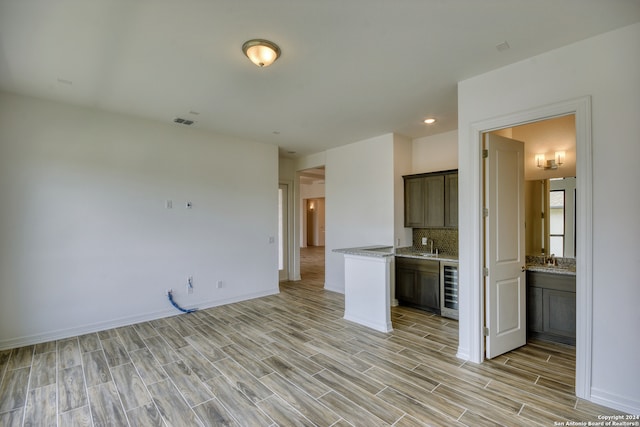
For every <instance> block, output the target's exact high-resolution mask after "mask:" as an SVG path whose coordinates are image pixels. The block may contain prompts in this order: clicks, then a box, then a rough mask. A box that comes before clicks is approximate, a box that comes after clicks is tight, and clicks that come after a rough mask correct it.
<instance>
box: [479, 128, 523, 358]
mask: <svg viewBox="0 0 640 427" xmlns="http://www.w3.org/2000/svg"><path fill="white" fill-rule="evenodd" d="M484 149H485V150H487V151H486V153H487V156H486V159H485V183H484V185H485V189H484V198H485V199H484V200H485V208H486V209H487V211H485V222H484V223H485V256H484V258H485V268H486V270H485V326H486V328H487V329H488V332H487V331H486V330H485V335H486V357H487V358H489V359H491V358H493V357H496V356H499V355H500V354H502V353H506V352H507V351H510V350H513V349H514V348H518V347H521V346H523V345H525V344H526V342H527V324H526V314H527V313H526V284H525V280H526V273H525V261H526V260H525V237H524V236H525V234H524V231H525V230H524V218H525V217H524V143H523V142H521V141H515V140H513V139H509V138H504V137H501V136H497V135H491V134H485V135H484Z"/></svg>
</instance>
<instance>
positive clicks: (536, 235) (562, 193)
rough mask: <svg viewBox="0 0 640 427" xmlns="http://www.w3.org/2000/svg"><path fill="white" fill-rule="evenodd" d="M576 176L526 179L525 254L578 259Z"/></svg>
mask: <svg viewBox="0 0 640 427" xmlns="http://www.w3.org/2000/svg"><path fill="white" fill-rule="evenodd" d="M575 207H576V178H575V177H564V178H552V179H543V180H532V181H526V182H525V212H526V214H525V215H526V219H525V221H526V223H525V229H526V248H527V250H526V253H527V255H534V256H539V255H544V256H550V255H554V256H556V257H562V258H575V253H576V234H575V230H576V209H575Z"/></svg>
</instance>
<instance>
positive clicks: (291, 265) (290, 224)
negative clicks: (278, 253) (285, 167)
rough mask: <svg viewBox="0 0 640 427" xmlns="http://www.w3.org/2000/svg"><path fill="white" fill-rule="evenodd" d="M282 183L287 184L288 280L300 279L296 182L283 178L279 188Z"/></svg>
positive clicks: (279, 182)
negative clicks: (297, 258)
mask: <svg viewBox="0 0 640 427" xmlns="http://www.w3.org/2000/svg"><path fill="white" fill-rule="evenodd" d="M281 185H286V186H287V280H289V281H292V280H300V277H299V276H300V275H299V274H298V278H297V279H296V268H295V262H296V256H295V255H296V253H297V252H296V250H295V247H296V246H295V244H296V243H295V242H296V238H295V224H296V223H297V221H296V216H295V210H294V209H295V206H294V205H295V199H294V197H295V192H294V187H293V186H294V185H295V183H294V182H293V180H291V179H281V180H279V181H278V188H280V186H281Z"/></svg>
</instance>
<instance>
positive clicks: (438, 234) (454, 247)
mask: <svg viewBox="0 0 640 427" xmlns="http://www.w3.org/2000/svg"><path fill="white" fill-rule="evenodd" d="M423 237H426V238H427V239H432V240H433V249H434V250H435V249H436V248H437V249H438V251H439V252H440V253H441V254H443V255H454V256H458V229H457V228H414V229H413V248H414V249H416V250H418V251H428V250H429V245H423V244H422V238H423Z"/></svg>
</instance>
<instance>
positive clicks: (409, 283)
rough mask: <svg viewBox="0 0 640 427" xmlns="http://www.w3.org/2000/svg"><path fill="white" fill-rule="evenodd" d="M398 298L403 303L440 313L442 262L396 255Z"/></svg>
mask: <svg viewBox="0 0 640 427" xmlns="http://www.w3.org/2000/svg"><path fill="white" fill-rule="evenodd" d="M396 298H397V299H398V302H399V303H400V304H402V305H406V306H410V307H415V308H419V309H422V310H426V311H430V312H432V313H436V314H440V263H439V262H438V261H431V260H421V259H415V258H402V257H396Z"/></svg>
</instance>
